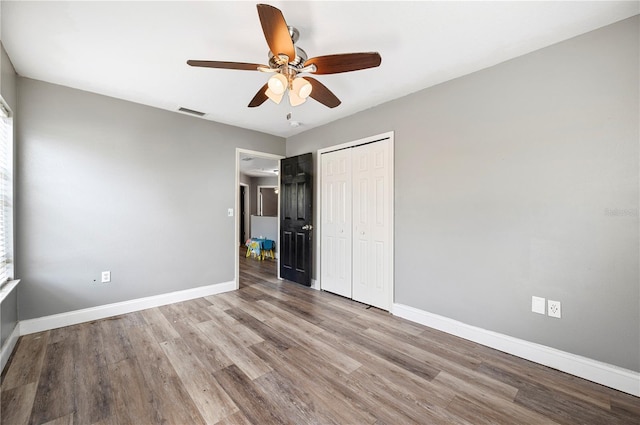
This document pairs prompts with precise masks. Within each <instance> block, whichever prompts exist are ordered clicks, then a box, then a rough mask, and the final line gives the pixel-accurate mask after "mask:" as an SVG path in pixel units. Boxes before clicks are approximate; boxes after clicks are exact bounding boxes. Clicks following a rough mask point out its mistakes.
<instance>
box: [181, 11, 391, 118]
mask: <svg viewBox="0 0 640 425" xmlns="http://www.w3.org/2000/svg"><path fill="white" fill-rule="evenodd" d="M257 7H258V16H259V17H260V23H261V24H262V31H263V32H264V36H265V38H266V40H267V44H268V45H269V50H270V51H269V65H261V64H255V63H244V62H221V61H204V60H189V61H187V64H189V65H191V66H198V67H206V68H222V69H239V70H244V71H261V72H266V73H273V76H271V78H269V81H268V82H267V83H266V84H265V85H264V86H262V87H261V88H260V90H258V93H256V95H255V96H254V98H253V99H251V102H249V108H254V107H256V106H260V105H262V104H263V103H264V102H265V101H266V100H267V99H271V100H272V101H274V102H275V103H280V101H281V100H282V97H283V96H284V93H285V92H286V91H287V90H288V91H289V102H290V103H291V106H297V105H301V104H302V103H304V102H305V101H306V100H307V97H311V98H313V99H315V100H317V101H318V102H320V103H322V104H323V105H325V106H327V107H329V108H335V107H336V106H338V105H340V103H341V102H340V99H338V98H337V97H336V95H334V94H333V93H332V92H331V90H329V89H328V88H327V87H326V86H325V85H324V84H322V83H321V82H320V81H318V80H316V79H315V78H312V77H308V76H304V77H300V76H298V75H299V74H303V73H310V74H318V75H321V74H338V73H340V72H350V71H358V70H360V69H367V68H375V67H377V66H379V65H380V63H381V62H382V58H381V57H380V54H378V53H377V52H367V53H342V54H336V55H327V56H317V57H314V58H311V59H307V54H306V53H305V51H304V50H302V49H301V48H299V47H298V46H296V45H295V43H296V41H298V38H299V37H300V33H299V32H298V30H297V29H296V28H294V27H290V26H287V23H286V21H285V20H284V16H283V15H282V12H281V11H280V9H278V8H275V7H273V6H270V5H268V4H258V5H257Z"/></svg>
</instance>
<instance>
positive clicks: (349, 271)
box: [321, 140, 393, 310]
mask: <svg viewBox="0 0 640 425" xmlns="http://www.w3.org/2000/svg"><path fill="white" fill-rule="evenodd" d="M390 149H391V143H390V141H389V140H382V141H378V142H375V143H369V144H366V145H361V146H356V147H353V148H350V149H344V150H341V151H336V152H330V153H326V154H323V157H322V182H323V183H322V196H323V198H322V258H321V259H322V266H321V285H322V289H324V290H326V291H330V292H334V293H337V294H340V295H343V296H346V297H351V298H353V299H354V300H356V301H360V302H362V303H365V304H369V305H372V306H375V307H379V308H382V309H384V310H389V309H390V307H391V302H392V294H391V287H390V286H391V279H392V276H391V262H392V261H393V259H392V258H391V252H392V250H391V244H392V241H391V226H392V223H391V211H392V208H393V200H392V198H391V177H392V176H391V170H392V167H391V164H390V163H389V162H390V161H391V152H390ZM348 233H350V236H349V235H348Z"/></svg>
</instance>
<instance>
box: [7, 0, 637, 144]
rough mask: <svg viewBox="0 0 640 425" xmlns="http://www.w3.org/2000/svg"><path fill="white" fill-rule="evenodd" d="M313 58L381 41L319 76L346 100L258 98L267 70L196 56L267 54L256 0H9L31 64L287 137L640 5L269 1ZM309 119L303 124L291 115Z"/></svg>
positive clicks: (25, 63) (74, 82) (85, 86)
mask: <svg viewBox="0 0 640 425" xmlns="http://www.w3.org/2000/svg"><path fill="white" fill-rule="evenodd" d="M270 4H272V5H273V6H276V7H278V8H279V9H281V10H282V12H283V14H284V16H285V19H286V20H287V23H288V24H289V25H292V26H295V27H297V28H298V29H299V31H300V34H301V35H300V40H299V41H298V43H297V45H298V46H299V47H302V48H303V49H304V50H305V51H306V52H307V54H308V55H309V57H313V56H320V55H327V54H334V53H348V52H359V51H378V52H380V54H381V56H382V65H381V66H380V67H379V68H374V69H369V70H364V71H356V72H351V73H345V74H336V75H320V76H318V77H317V79H318V80H320V81H321V82H322V83H324V84H325V85H326V86H327V87H329V89H331V90H332V91H333V92H334V93H335V94H336V95H337V96H338V97H339V98H340V99H341V100H342V104H341V105H340V106H338V107H337V108H335V109H329V108H327V107H325V106H323V105H321V104H319V103H317V102H315V101H313V100H309V101H307V102H306V103H305V104H304V105H302V106H298V107H295V108H293V107H291V106H289V105H288V102H287V101H286V99H285V100H283V102H282V103H281V104H280V105H275V104H273V103H271V102H270V101H267V102H265V104H263V105H262V106H261V107H258V108H251V109H250V108H247V104H248V103H249V101H250V100H251V99H252V98H253V96H254V95H255V93H256V91H257V90H258V89H259V88H260V87H261V86H262V85H263V84H264V83H265V82H266V80H267V78H268V75H266V74H263V73H260V72H252V71H234V70H221V69H208V68H193V67H190V66H188V65H186V61H187V60H188V59H202V60H221V61H237V62H253V63H267V51H268V47H267V44H266V42H265V40H264V36H263V34H262V29H261V26H260V21H259V19H258V14H257V11H256V6H255V5H256V2H248V1H233V2H219V1H200V2H191V1H175V2H168V1H161V2H151V1H142V2H128V1H114V2H93V1H77V2H57V1H46V2H32V1H15V2H14V1H6V0H4V1H2V28H1V30H2V31H1V38H2V42H3V44H4V46H5V48H6V50H7V52H8V54H9V57H10V58H11V60H12V62H13V64H14V66H15V68H16V71H17V72H18V74H20V75H22V76H25V77H29V78H35V79H38V80H43V81H47V82H51V83H55V84H61V85H64V86H69V87H74V88H78V89H82V90H87V91H91V92H96V93H100V94H104V95H108V96H113V97H116V98H121V99H125V100H129V101H133V102H137V103H142V104H146V105H151V106H155V107H158V108H163V109H167V110H171V111H175V110H177V109H178V108H179V107H186V108H189V109H194V110H198V111H203V112H205V113H206V116H205V117H204V118H205V119H209V120H213V121H218V122H222V123H226V124H231V125H235V126H239V127H244V128H249V129H254V130H259V131H263V132H265V133H270V134H274V135H278V136H282V137H288V136H291V135H293V134H297V133H300V132H302V131H305V130H307V129H310V128H312V127H316V126H319V125H322V124H325V123H327V122H330V121H334V120H336V119H339V118H342V117H345V116H347V115H351V114H353V113H355V112H358V111H361V110H364V109H367V108H370V107H372V106H375V105H377V104H380V103H383V102H387V101H389V100H392V99H395V98H398V97H401V96H404V95H407V94H409V93H412V92H415V91H418V90H421V89H423V88H426V87H429V86H432V85H435V84H438V83H441V82H444V81H447V80H450V79H452V78H456V77H459V76H462V75H465V74H468V73H471V72H474V71H477V70H479V69H483V68H486V67H489V66H492V65H495V64H497V63H500V62H503V61H505V60H508V59H510V58H513V57H516V56H520V55H523V54H525V53H528V52H531V51H533V50H537V49H540V48H542V47H545V46H548V45H551V44H554V43H557V42H559V41H562V40H565V39H568V38H571V37H573V36H576V35H579V34H582V33H585V32H588V31H591V30H593V29H596V28H599V27H602V26H605V25H608V24H611V23H613V22H616V21H619V20H621V19H624V18H627V17H630V16H633V15H635V14H638V13H639V2H638V1H630V2H615V1H598V2H596V1H589V2H582V1H569V2H557V1H549V2H542V1H534V2H484V1H474V2H455V1H450V2H426V1H421V2H415V1H414V2H395V1H394V2H362V1H359V2H323V1H303V2H292V1H291V2H289V1H277V2H270ZM288 112H292V113H293V117H292V119H293V120H295V121H299V122H301V123H302V125H301V126H300V127H297V128H294V127H291V126H290V125H289V122H288V121H287V119H286V115H287V113H288Z"/></svg>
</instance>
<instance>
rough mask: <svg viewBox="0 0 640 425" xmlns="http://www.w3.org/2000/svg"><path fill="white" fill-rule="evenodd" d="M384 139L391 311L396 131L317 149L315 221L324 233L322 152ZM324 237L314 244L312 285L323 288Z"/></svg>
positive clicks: (319, 229) (393, 281) (391, 303)
mask: <svg viewBox="0 0 640 425" xmlns="http://www.w3.org/2000/svg"><path fill="white" fill-rule="evenodd" d="M384 139H389V144H390V147H389V150H390V152H389V167H390V170H389V176H390V184H389V202H391V205H392V207H391V208H390V216H389V218H390V222H391V228H390V236H389V238H390V245H389V247H390V249H389V257H390V261H389V272H390V276H391V277H390V282H389V312H392V310H393V304H394V301H395V300H394V293H395V291H394V289H395V272H394V264H395V256H394V255H395V254H394V252H395V246H394V245H395V219H394V215H395V211H394V208H393V205H394V199H395V194H394V151H395V143H394V132H393V131H389V132H386V133H381V134H377V135H374V136H370V137H365V138H363V139H358V140H354V141H351V142H347V143H342V144H339V145H334V146H329V147H327V148H322V149H318V150H317V151H316V179H317V186H316V187H317V188H318V190H317V191H316V205H317V208H316V211H317V214H318V217H317V219H316V220H315V223H316V224H317V226H319V227H318V229H317V230H318V233H316V234H317V235H322V228H321V226H322V154H323V153H327V152H332V151H336V150H340V149H346V148H352V147H355V146H359V145H366V144H369V143H374V142H377V141H381V140H384ZM321 243H322V237H317V238H316V243H315V246H314V249H315V257H316V258H315V260H316V261H315V263H316V279H317V280H316V282H314V283H315V284H313V285H312V287H314V288H315V289H321V288H322V282H321V278H322V275H321V273H320V271H321V270H322V255H321V253H322V245H321Z"/></svg>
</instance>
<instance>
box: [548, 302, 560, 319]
mask: <svg viewBox="0 0 640 425" xmlns="http://www.w3.org/2000/svg"><path fill="white" fill-rule="evenodd" d="M547 308H548V312H547V314H549V317H556V318H558V319H560V318H561V317H562V310H561V308H560V301H551V300H549V302H548V303H547Z"/></svg>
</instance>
